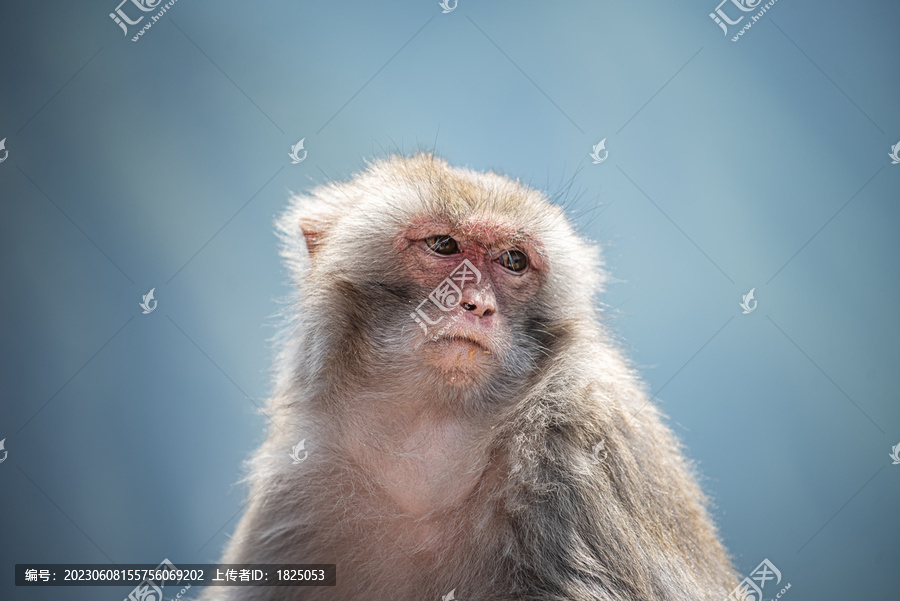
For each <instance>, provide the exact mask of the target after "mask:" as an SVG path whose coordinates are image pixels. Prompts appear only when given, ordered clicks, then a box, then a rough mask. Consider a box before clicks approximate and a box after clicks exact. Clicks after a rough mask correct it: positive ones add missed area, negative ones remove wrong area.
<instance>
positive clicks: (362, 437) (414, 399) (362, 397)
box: [336, 383, 490, 519]
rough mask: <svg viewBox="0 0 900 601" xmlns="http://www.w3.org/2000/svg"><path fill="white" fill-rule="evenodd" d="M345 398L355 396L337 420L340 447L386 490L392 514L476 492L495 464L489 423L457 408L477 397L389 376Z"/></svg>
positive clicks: (436, 509)
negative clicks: (401, 382) (489, 443)
mask: <svg viewBox="0 0 900 601" xmlns="http://www.w3.org/2000/svg"><path fill="white" fill-rule="evenodd" d="M344 398H345V399H346V398H351V399H353V402H352V403H351V406H350V407H345V412H344V415H342V416H341V419H339V420H336V423H337V424H339V425H338V428H339V432H338V436H339V439H340V440H341V443H340V444H339V445H338V448H339V449H340V452H341V453H342V454H344V455H345V457H344V459H346V460H349V461H351V462H352V463H353V464H355V465H357V466H358V467H359V468H360V469H359V471H360V472H361V473H364V474H366V477H367V478H369V479H370V481H371V483H372V484H373V485H374V486H375V489H376V490H378V491H380V493H381V495H382V496H383V498H384V500H385V501H386V502H387V504H388V507H387V508H386V509H387V512H388V513H389V514H393V515H395V516H398V517H400V516H402V517H406V518H411V519H421V518H425V517H427V516H429V515H432V516H433V515H435V514H437V513H440V512H441V510H445V509H449V508H452V507H454V506H457V505H459V504H460V503H462V502H463V501H464V500H465V499H466V498H467V497H468V496H469V494H470V493H471V492H472V490H473V489H474V487H475V485H476V484H477V483H478V480H479V479H480V477H481V475H482V473H483V472H484V470H485V469H486V466H487V463H488V455H489V454H488V450H487V446H486V444H485V440H486V439H487V438H489V437H488V436H486V435H485V430H489V429H490V423H489V422H487V421H485V420H484V419H483V418H480V417H479V418H476V416H475V415H469V414H467V413H466V412H465V411H460V410H458V404H460V403H465V402H466V401H469V400H471V399H465V398H460V394H459V392H458V391H447V390H431V391H429V390H427V389H422V388H417V387H416V386H410V385H404V386H402V387H401V386H397V385H388V384H386V383H385V384H382V385H380V386H378V385H376V386H369V387H366V388H359V389H357V390H355V391H353V393H351V394H349V395H347V396H344ZM454 402H455V403H457V408H454Z"/></svg>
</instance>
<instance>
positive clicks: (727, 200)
mask: <svg viewBox="0 0 900 601" xmlns="http://www.w3.org/2000/svg"><path fill="white" fill-rule="evenodd" d="M116 3H117V0H109V1H106V0H104V1H91V2H63V1H51V0H44V1H42V2H26V1H24V0H20V1H16V2H13V1H8V0H7V1H0V56H2V59H0V138H3V137H5V138H6V148H7V150H8V151H9V156H8V158H7V160H6V161H5V162H3V163H2V164H0V211H2V213H0V270H2V271H0V274H2V279H0V315H2V322H0V328H2V329H0V344H2V350H0V352H2V361H0V438H5V439H6V450H7V451H8V453H9V455H8V458H7V460H6V461H5V462H3V463H2V464H0V598H2V599H4V600H6V599H24V600H38V599H60V598H66V599H72V600H82V599H84V600H87V599H91V600H95V599H107V598H108V599H119V598H121V597H123V596H125V594H127V592H128V589H124V590H120V589H109V588H106V589H93V588H67V589H59V588H53V589H50V588H44V589H38V588H31V589H25V588H21V587H19V588H16V587H14V586H13V569H12V566H13V564H15V563H22V562H52V563H63V562H79V563H94V562H96V563H108V562H117V563H125V562H140V563H154V564H156V563H158V562H159V561H161V560H162V559H163V558H164V557H168V558H170V559H171V560H172V561H173V562H175V563H176V564H177V563H189V562H212V561H216V560H217V559H218V557H219V554H220V551H221V549H222V548H223V545H224V544H225V543H226V541H227V537H228V536H229V534H230V533H231V532H232V530H233V528H234V525H235V523H236V520H237V516H239V515H240V510H241V503H242V499H243V495H244V492H245V489H244V488H243V486H242V485H240V484H238V483H237V482H238V480H239V478H240V475H241V473H242V468H241V462H242V461H243V460H244V459H245V458H246V457H247V456H248V455H249V453H250V452H251V451H252V449H254V448H255V447H256V446H257V445H258V444H259V443H260V442H261V440H262V436H263V430H264V428H265V426H266V419H265V417H263V416H261V415H260V414H259V413H258V412H257V406H259V405H262V404H263V403H264V401H265V398H266V396H267V394H268V391H269V373H268V369H269V365H270V362H271V357H272V345H271V343H270V342H269V340H270V338H271V337H272V336H273V335H274V333H275V331H276V326H277V323H278V322H277V319H275V317H274V315H275V313H276V311H277V310H278V309H279V307H280V306H281V304H280V300H282V299H283V298H284V297H285V296H286V294H287V293H288V288H287V285H286V274H285V272H284V270H283V269H282V267H281V265H280V263H279V260H278V257H277V250H276V239H275V236H274V234H273V228H272V221H273V218H274V216H275V215H276V214H277V213H278V212H279V211H280V210H281V209H282V208H283V206H284V205H285V202H286V199H287V197H288V195H289V194H290V193H291V192H300V191H304V190H308V189H309V188H310V187H311V186H313V185H314V184H315V183H318V182H325V181H327V180H328V178H333V179H343V178H346V177H348V176H349V175H351V174H352V173H353V172H355V171H356V170H358V169H360V168H361V167H362V166H363V164H364V160H365V159H366V158H370V157H377V156H383V155H385V154H388V153H392V152H397V151H400V152H411V151H414V150H416V149H417V148H419V147H422V148H436V150H437V152H438V153H439V154H441V155H443V156H444V157H446V158H447V159H448V160H449V161H450V162H451V163H453V164H457V165H465V166H469V167H472V168H475V169H479V170H483V169H495V170H498V171H502V172H504V173H507V174H508V175H510V176H512V177H514V178H521V179H522V180H523V181H525V182H530V183H531V184H533V185H534V186H537V187H539V188H541V189H544V190H546V191H547V192H548V193H549V194H555V195H557V197H558V198H559V199H560V202H565V203H566V204H567V206H568V208H569V212H570V214H571V215H572V218H573V220H574V221H575V222H576V224H577V225H578V228H579V230H580V231H581V232H583V234H584V235H585V236H587V237H589V238H591V239H594V240H596V241H598V242H599V243H601V244H602V245H603V247H604V250H605V256H606V260H607V264H608V267H609V269H610V270H611V273H612V275H613V277H614V280H613V282H612V283H611V284H610V286H609V288H608V290H607V292H606V294H605V295H604V297H603V301H604V310H605V312H606V315H607V317H608V320H609V322H610V325H611V327H612V328H613V329H614V330H615V331H616V332H617V334H618V335H620V336H621V337H622V339H623V340H624V341H625V345H626V348H627V349H628V352H629V354H630V356H631V358H632V359H633V360H634V361H635V363H636V365H637V366H638V367H639V368H640V370H641V372H642V373H643V374H644V376H645V377H646V379H647V380H648V382H649V384H650V387H651V390H652V391H653V393H654V394H656V395H658V396H657V397H656V401H657V402H658V403H659V404H660V405H661V407H662V409H663V410H664V411H665V412H666V413H667V414H668V415H669V416H670V419H671V425H672V427H673V428H674V429H675V431H676V433H677V434H678V435H679V437H680V438H681V439H682V440H683V441H684V443H685V444H686V446H687V448H688V452H689V454H690V456H691V457H692V458H694V459H695V460H696V461H697V462H698V464H699V468H700V470H701V472H702V473H703V475H704V482H703V484H704V488H705V490H706V491H707V492H708V493H709V495H710V496H711V498H712V499H713V501H714V503H715V509H714V513H715V516H716V520H717V522H718V524H719V525H720V527H721V531H722V535H723V538H724V540H725V543H726V545H727V546H728V548H729V549H730V551H731V552H732V553H733V555H734V558H735V564H736V567H737V568H738V569H739V571H740V572H742V573H744V574H746V573H749V572H750V571H751V570H753V568H755V567H756V565H757V564H759V563H760V562H761V561H762V560H763V559H764V558H769V559H770V561H772V562H773V563H774V564H775V565H776V566H777V567H778V568H779V569H780V571H781V573H782V575H783V580H782V586H783V585H784V584H785V583H787V582H790V583H791V585H792V586H791V589H790V591H789V592H788V593H786V595H785V596H784V597H783V598H786V599H789V600H790V599H793V600H795V601H799V600H801V599H850V598H865V599H873V600H874V599H885V600H887V599H890V600H895V599H897V590H898V588H900V567H898V566H900V512H898V504H897V500H898V496H900V466H894V465H892V464H891V459H890V458H889V456H888V455H889V453H890V452H891V447H892V446H893V445H895V444H897V443H900V405H898V403H897V392H896V391H897V389H898V377H897V373H898V367H897V366H898V350H897V344H898V343H897V340H898V335H900V327H898V326H900V318H898V311H897V303H898V297H900V272H898V269H897V260H898V250H900V236H898V235H897V234H898V226H900V219H898V218H900V207H898V200H900V194H898V190H900V165H892V164H891V161H890V159H889V157H888V153H889V152H890V149H891V146H892V145H893V144H895V143H897V142H898V141H900V111H898V99H900V77H898V68H897V64H898V63H897V61H898V56H900V36H898V35H897V33H898V31H900V4H898V3H897V2H889V1H887V0H884V1H865V2H849V1H843V2H837V1H822V2H813V1H810V0H806V1H800V0H779V1H778V2H776V3H775V5H774V6H773V7H772V8H771V9H770V10H769V11H768V12H767V13H766V14H765V15H763V17H762V18H761V19H760V20H759V21H758V22H756V23H755V24H754V25H753V27H752V28H751V29H749V30H748V31H747V32H746V33H745V34H744V35H743V37H741V38H740V39H739V41H738V42H737V43H735V42H732V41H731V40H730V37H731V36H730V35H729V36H725V35H723V32H722V30H721V29H719V27H718V26H717V25H716V24H715V23H713V21H712V20H711V19H710V18H709V16H708V14H709V13H710V12H712V11H713V10H714V9H715V8H716V0H690V1H685V2H677V3H676V2H664V1H661V0H656V1H653V0H648V1H644V2H629V3H625V2H609V1H600V2H567V3H560V2H557V3H549V2H536V1H522V2H493V3H489V4H488V3H475V2H472V1H470V0H459V5H458V8H457V9H456V10H455V11H453V12H451V13H449V14H442V13H441V9H440V7H439V6H438V3H437V0H434V1H421V2H394V1H382V2H372V1H369V2H355V3H350V2H330V3H324V2H319V3H312V2H288V1H261V2H254V3H248V2H235V1H222V0H220V1H218V2H213V1H212V0H179V1H178V2H176V3H175V5H174V6H173V7H172V8H171V9H170V10H169V11H168V12H167V13H166V14H164V15H163V16H162V18H161V19H160V20H159V21H158V22H157V23H155V24H154V25H153V27H152V28H151V29H149V30H148V31H147V32H146V33H145V34H144V35H143V37H141V38H140V39H139V41H138V42H137V43H134V42H131V41H130V36H128V37H126V36H125V35H123V32H122V30H121V29H119V28H118V26H116V24H115V23H113V21H112V20H111V19H110V18H109V17H108V14H109V13H110V12H112V11H113V10H114V9H115V7H116ZM123 10H126V11H127V12H128V14H130V15H132V18H134V17H136V16H137V15H138V14H140V13H139V11H137V10H136V9H135V8H134V6H133V5H131V4H130V3H129V4H128V6H125V7H123ZM723 10H726V11H727V12H728V14H730V15H731V16H732V18H735V17H736V16H737V15H738V14H741V13H740V11H738V10H737V9H735V8H734V6H733V5H731V4H730V3H729V5H728V6H725V7H723ZM148 14H152V13H148ZM747 14H748V15H749V14H753V13H747ZM748 19H749V17H748V18H747V19H745V21H744V22H746V21H747V20H748ZM145 21H146V19H145ZM744 22H742V23H741V24H740V25H743V24H744ZM140 25H143V23H141V24H140ZM740 25H739V26H740ZM737 28H738V27H732V28H731V29H732V30H733V31H736V30H737ZM131 30H132V35H133V33H134V31H136V30H137V27H132V28H131ZM301 138H305V147H306V149H307V150H308V153H309V154H308V157H307V159H306V160H305V161H304V162H302V163H300V164H299V165H292V164H290V159H289V158H288V151H289V150H290V147H291V146H292V145H293V144H295V143H296V142H297V141H298V140H299V139H301ZM602 138H606V139H607V141H606V147H607V149H608V150H609V158H608V159H607V160H606V161H605V162H604V163H602V164H599V165H594V164H592V162H591V160H590V158H589V157H588V153H589V152H590V150H591V146H592V145H593V144H596V143H597V142H599V141H600V139H602ZM154 287H155V289H156V290H155V296H156V298H157V299H158V302H159V305H158V308H157V309H156V310H155V311H154V312H153V313H151V314H149V315H143V314H141V310H140V308H139V307H138V303H139V302H140V300H141V296H142V295H143V294H145V293H147V292H148V291H149V290H150V289H151V288H154ZM751 288H755V296H756V299H757V300H758V303H759V304H758V308H757V309H756V310H755V311H754V312H752V313H750V314H749V315H743V314H742V313H741V310H740V307H739V306H738V303H739V302H740V301H741V296H742V295H743V294H745V293H747V292H748V291H749V290H750V289H751ZM770 586H773V585H770ZM776 592H777V590H770V589H768V588H767V589H766V594H767V597H771V596H774V594H775V593H776ZM172 594H174V593H172V592H169V594H168V597H171V596H172ZM168 597H167V598H168Z"/></svg>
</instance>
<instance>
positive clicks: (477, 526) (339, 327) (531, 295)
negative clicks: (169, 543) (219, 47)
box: [204, 151, 737, 601]
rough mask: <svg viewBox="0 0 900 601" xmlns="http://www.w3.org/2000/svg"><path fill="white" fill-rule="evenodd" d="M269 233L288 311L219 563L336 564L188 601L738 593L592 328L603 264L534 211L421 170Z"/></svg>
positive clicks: (592, 248) (539, 197) (605, 600)
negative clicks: (275, 242) (322, 579)
mask: <svg viewBox="0 0 900 601" xmlns="http://www.w3.org/2000/svg"><path fill="white" fill-rule="evenodd" d="M276 226H277V230H278V234H279V236H280V238H281V241H282V247H281V248H282V250H281V254H282V257H283V258H284V260H285V262H286V265H287V269H288V273H289V277H290V280H291V281H292V284H294V287H293V288H292V289H293V290H294V293H293V297H292V298H291V301H290V303H289V305H288V306H287V308H286V310H285V314H286V315H285V325H284V329H283V333H282V334H281V337H280V338H279V339H278V341H277V343H278V346H277V348H278V349H279V350H278V353H277V358H276V361H275V369H274V384H273V391H272V395H271V397H270V398H269V401H268V403H267V405H266V407H267V409H266V412H267V415H268V416H269V418H270V419H271V424H270V426H269V430H268V435H267V436H268V437H267V439H266V440H265V442H264V443H263V444H262V445H261V446H260V448H259V449H258V450H257V451H256V452H255V454H254V455H253V457H252V459H250V460H249V462H248V474H249V475H248V477H247V481H248V483H249V486H248V488H249V492H248V501H247V503H246V511H245V513H244V515H243V516H242V518H241V519H240V521H239V523H238V525H237V527H236V530H235V532H234V534H233V536H232V538H231V539H230V541H229V543H228V545H227V548H226V550H225V552H224V555H223V557H222V560H221V561H222V563H256V564H262V563H268V564H304V563H305V564H313V563H316V564H336V584H335V585H334V586H290V587H283V586H250V587H244V586H235V587H208V588H207V589H206V592H205V593H204V594H205V596H204V599H206V600H208V601H213V600H222V601H237V600H240V601H288V600H295V599H298V600H300V599H302V600H313V601H316V600H339V601H356V600H359V601H362V600H369V599H384V600H392V601H430V600H435V601H437V600H438V599H443V600H446V599H458V600H460V601H470V600H471V601H474V600H484V601H563V600H566V601H626V600H627V601H663V600H664V601H686V600H688V599H690V600H691V601H698V600H713V599H714V600H715V601H721V600H722V599H724V598H725V597H726V596H727V595H728V594H729V592H730V591H731V590H732V588H733V587H734V585H736V584H737V576H736V574H735V571H734V569H733V567H732V564H731V559H730V557H729V556H728V553H727V551H726V550H725V547H724V545H723V544H722V543H721V542H720V539H719V534H718V531H717V528H716V526H715V524H714V523H713V520H712V519H711V516H710V503H709V501H708V500H707V498H706V497H705V496H704V493H703V492H702V491H701V488H700V486H699V485H698V476H697V474H696V468H695V466H694V464H693V463H691V462H690V461H689V460H688V459H687V458H686V456H685V455H684V452H683V449H682V447H681V445H680V443H679V442H678V440H677V439H676V437H675V435H674V434H673V433H672V431H671V430H670V429H669V427H668V426H667V425H666V424H665V423H664V417H663V416H662V415H661V412H660V411H659V409H658V408H657V407H656V406H655V404H654V403H653V402H651V398H650V397H649V395H648V391H647V387H646V385H645V384H644V383H642V381H641V379H640V377H639V375H638V374H637V372H636V370H635V369H634V368H633V367H632V366H631V364H630V363H629V362H628V361H627V360H626V359H625V356H624V353H623V352H622V351H621V349H620V343H619V342H618V341H617V339H616V338H615V337H614V335H613V334H612V333H610V330H609V326H608V325H606V323H605V322H604V320H603V319H602V317H603V315H602V311H600V310H599V309H598V303H597V301H598V295H599V294H600V293H601V292H602V291H603V289H604V286H605V284H606V282H607V280H608V275H607V272H606V267H605V265H604V263H603V260H602V257H601V254H600V250H599V248H598V246H597V245H596V244H594V243H592V242H590V241H588V240H586V239H584V238H583V237H582V236H581V235H579V234H577V233H576V230H575V229H574V228H573V225H572V224H571V223H570V221H569V219H568V218H567V217H566V215H565V212H564V210H563V209H562V208H561V207H560V206H558V204H555V203H553V202H551V200H550V198H549V197H548V196H547V195H546V194H545V193H543V192H541V191H539V190H537V189H534V188H532V187H530V186H527V185H525V184H523V183H521V182H520V181H518V180H515V181H514V180H512V179H510V178H508V177H506V176H504V175H501V174H498V173H495V172H477V171H473V170H470V169H467V168H462V167H454V166H451V165H450V164H448V163H447V162H446V161H445V160H444V159H442V158H440V157H438V156H436V155H435V154H434V153H433V152H425V151H420V152H418V153H415V154H412V155H404V156H401V155H396V156H389V157H386V158H378V159H373V160H371V161H369V162H368V163H367V166H366V168H365V169H364V170H363V171H362V172H361V173H359V174H357V175H355V176H354V177H352V178H351V179H349V180H348V181H345V182H343V183H336V182H331V181H329V183H326V184H321V185H318V186H317V187H315V188H314V189H312V190H311V191H310V192H308V193H306V194H301V195H296V196H294V197H292V199H291V201H290V203H289V206H288V208H287V209H286V210H285V211H284V213H283V214H282V215H281V216H280V217H279V218H278V219H277V223H276ZM298 442H302V443H303V444H301V445H300V446H301V447H302V448H303V449H304V452H303V454H302V455H300V454H299V453H296V452H295V453H294V454H293V458H292V454H291V449H292V448H296V445H297V444H298Z"/></svg>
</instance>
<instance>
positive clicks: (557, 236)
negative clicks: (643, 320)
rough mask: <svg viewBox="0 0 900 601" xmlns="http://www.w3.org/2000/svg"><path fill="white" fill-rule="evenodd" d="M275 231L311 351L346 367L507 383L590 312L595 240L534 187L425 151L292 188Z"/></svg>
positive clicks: (455, 382)
mask: <svg viewBox="0 0 900 601" xmlns="http://www.w3.org/2000/svg"><path fill="white" fill-rule="evenodd" d="M298 224H299V228H298V227H297V226H298ZM280 229H281V232H282V236H283V238H284V239H285V241H286V242H287V245H286V247H285V255H286V256H287V258H288V259H289V262H290V263H291V264H292V266H293V268H294V270H295V274H296V277H297V279H298V280H299V281H300V282H301V283H302V287H303V291H304V292H303V294H302V295H301V297H302V299H301V308H300V311H301V312H303V313H305V317H304V319H305V322H306V324H307V325H308V326H309V327H310V328H311V329H313V330H318V331H317V333H316V335H315V336H314V338H315V340H316V341H317V343H318V344H319V347H320V348H321V349H322V351H323V352H325V353H340V354H341V355H342V356H343V357H344V361H343V363H344V364H346V362H347V361H350V362H351V363H352V362H355V363H356V364H357V368H356V370H352V369H351V370H349V371H348V375H349V374H351V373H352V374H356V375H358V376H361V375H362V374H361V372H360V371H359V370H364V371H371V370H372V366H373V365H377V366H380V368H381V369H382V370H383V371H384V372H385V373H391V372H393V373H395V374H396V375H397V377H398V378H400V379H401V380H402V381H410V377H409V376H413V378H412V379H413V380H414V381H418V382H420V383H424V382H423V381H425V380H434V379H437V380H438V383H439V384H440V385H446V386H450V387H453V386H468V385H471V384H475V385H480V386H484V385H489V386H492V387H495V388H496V387H497V386H501V385H503V384H509V385H511V384H513V383H515V382H521V381H522V380H523V379H525V378H527V376H528V375H529V373H532V372H534V371H536V370H537V368H538V367H539V364H540V363H541V362H542V361H547V360H551V359H552V357H553V354H554V351H555V349H557V348H559V342H560V339H561V338H565V337H566V332H567V326H569V325H574V324H573V323H572V322H574V321H584V319H585V316H592V315H593V296H594V293H595V292H596V291H597V288H598V286H599V284H600V278H601V277H602V272H601V270H600V268H599V267H600V266H599V259H598V257H597V254H596V249H595V248H594V247H592V246H590V245H588V244H587V243H585V242H584V241H582V240H581V239H580V238H578V237H577V236H576V235H575V234H574V232H573V231H572V228H571V226H570V225H569V223H568V221H567V220H566V219H565V217H564V215H563V212H562V211H561V210H560V209H559V208H558V207H556V206H554V205H552V204H551V203H550V202H549V201H548V200H547V199H546V198H545V197H544V196H543V195H542V194H541V193H539V192H537V191H536V190H533V189H531V188H528V187H526V186H524V185H522V184H520V183H519V182H516V181H512V180H510V179H508V178H506V177H504V176H501V175H497V174H494V173H476V172H474V171H470V170H467V169H462V168H453V167H450V166H449V165H447V163H446V162H444V161H443V160H441V159H439V158H436V157H434V156H433V155H430V154H419V155H416V156H413V157H392V158H390V159H386V160H382V161H377V162H374V163H372V164H370V165H369V167H368V169H367V170H366V171H365V172H363V173H362V174H359V175H357V176H356V177H354V178H353V179H352V180H350V181H349V182H346V183H343V184H330V185H324V186H320V187H318V188H316V189H314V190H313V191H312V192H311V193H310V194H309V195H308V196H303V197H295V199H294V202H293V204H292V206H291V209H290V210H289V211H288V213H287V214H286V215H285V217H284V218H283V219H282V221H281V222H280ZM298 230H299V231H298ZM300 232H302V237H301V236H299V235H298V234H299V233H300ZM301 238H302V240H303V242H305V246H306V250H307V251H308V255H307V256H304V255H305V254H306V253H304V252H303V251H302V249H301V248H300V240H301ZM571 257H576V258H577V260H568V258H571ZM332 358H333V359H336V358H335V357H334V356H332ZM374 376H375V374H371V373H367V374H366V377H374Z"/></svg>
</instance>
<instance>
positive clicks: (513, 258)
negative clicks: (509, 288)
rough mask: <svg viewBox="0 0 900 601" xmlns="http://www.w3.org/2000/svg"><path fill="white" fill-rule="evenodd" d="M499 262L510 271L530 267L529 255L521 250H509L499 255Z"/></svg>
mask: <svg viewBox="0 0 900 601" xmlns="http://www.w3.org/2000/svg"><path fill="white" fill-rule="evenodd" d="M497 262H498V263H500V264H501V265H503V266H504V267H506V268H507V269H509V270H510V271H523V270H524V269H525V268H526V267H528V257H527V256H526V255H525V253H523V252H522V251H521V250H507V251H504V252H503V254H502V255H500V256H499V257H497Z"/></svg>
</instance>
